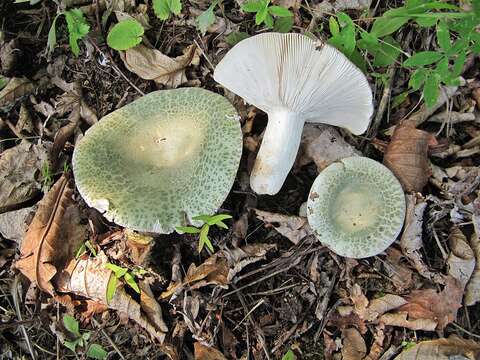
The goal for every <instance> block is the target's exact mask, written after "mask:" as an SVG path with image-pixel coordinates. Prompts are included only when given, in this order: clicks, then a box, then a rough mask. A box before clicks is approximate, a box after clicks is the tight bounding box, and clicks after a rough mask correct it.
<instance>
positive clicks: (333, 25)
mask: <svg viewBox="0 0 480 360" xmlns="http://www.w3.org/2000/svg"><path fill="white" fill-rule="evenodd" d="M328 27H329V29H330V34H332V36H337V35H339V34H340V27H339V26H338V22H337V19H335V16H330V18H329V19H328Z"/></svg>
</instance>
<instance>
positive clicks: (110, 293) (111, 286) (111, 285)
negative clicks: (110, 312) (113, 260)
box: [105, 274, 118, 304]
mask: <svg viewBox="0 0 480 360" xmlns="http://www.w3.org/2000/svg"><path fill="white" fill-rule="evenodd" d="M117 283H118V278H117V277H116V276H115V275H114V274H112V275H111V276H110V279H109V280H108V284H107V293H106V294H105V297H106V298H107V304H109V303H110V301H112V299H113V297H114V296H115V291H117Z"/></svg>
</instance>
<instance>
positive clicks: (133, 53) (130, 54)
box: [120, 45, 200, 88]
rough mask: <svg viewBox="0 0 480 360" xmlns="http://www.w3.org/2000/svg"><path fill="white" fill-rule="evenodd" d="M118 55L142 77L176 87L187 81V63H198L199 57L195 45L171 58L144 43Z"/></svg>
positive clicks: (126, 65) (132, 70)
mask: <svg viewBox="0 0 480 360" xmlns="http://www.w3.org/2000/svg"><path fill="white" fill-rule="evenodd" d="M120 56H121V58H122V60H123V62H124V64H125V67H126V68H127V69H128V70H130V71H131V72H133V73H135V74H137V75H138V76H140V77H141V78H142V79H145V80H154V81H155V82H156V83H157V84H159V85H165V86H167V87H170V88H176V87H178V86H180V85H182V84H183V83H185V82H187V76H186V74H185V68H186V67H187V66H189V65H198V63H199V61H200V57H199V56H198V50H197V48H196V46H195V45H190V46H189V47H187V48H186V49H185V51H184V54H183V55H181V56H177V57H176V58H174V59H172V58H170V57H168V56H167V55H164V54H162V53H161V52H160V51H159V50H157V49H151V48H148V47H146V46H145V45H138V46H135V47H133V48H131V49H128V50H126V51H121V52H120Z"/></svg>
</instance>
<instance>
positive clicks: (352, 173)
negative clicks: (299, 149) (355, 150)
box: [307, 156, 405, 258]
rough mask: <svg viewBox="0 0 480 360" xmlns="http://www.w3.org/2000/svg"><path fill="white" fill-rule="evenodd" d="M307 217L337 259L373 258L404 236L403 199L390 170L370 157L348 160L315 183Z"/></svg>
mask: <svg viewBox="0 0 480 360" xmlns="http://www.w3.org/2000/svg"><path fill="white" fill-rule="evenodd" d="M307 217H308V222H309V224H310V226H311V228H312V230H313V232H314V233H315V235H316V237H317V238H318V239H319V240H320V241H321V242H322V243H323V244H324V245H326V246H328V247H329V248H330V249H331V250H333V251H334V252H335V253H337V254H338V255H341V256H345V257H350V258H365V257H369V256H374V255H377V254H379V253H381V252H382V251H384V250H385V249H386V248H387V247H389V246H390V245H391V244H392V243H393V242H394V241H395V239H396V238H397V236H398V235H399V234H400V231H401V229H402V226H403V222H404V218H405V195H404V193H403V190H402V186H401V185H400V182H399V181H398V180H397V178H396V177H395V175H393V173H392V172H391V171H390V170H389V169H388V168H387V167H385V166H384V165H382V164H381V163H379V162H377V161H375V160H372V159H369V158H366V157H357V156H355V157H348V158H345V159H342V160H340V161H339V162H335V163H333V164H331V165H329V166H328V167H327V168H325V170H323V171H322V172H321V173H320V175H318V177H317V178H316V179H315V182H314V183H313V185H312V189H311V190H310V195H309V197H308V201H307Z"/></svg>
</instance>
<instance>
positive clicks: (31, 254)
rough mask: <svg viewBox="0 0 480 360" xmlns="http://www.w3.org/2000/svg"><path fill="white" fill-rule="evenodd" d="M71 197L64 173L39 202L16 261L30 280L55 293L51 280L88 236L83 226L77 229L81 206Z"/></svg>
mask: <svg viewBox="0 0 480 360" xmlns="http://www.w3.org/2000/svg"><path fill="white" fill-rule="evenodd" d="M71 196H72V188H71V186H70V184H69V180H68V179H67V177H66V176H65V175H64V176H62V177H61V178H60V179H59V180H58V181H57V182H56V183H55V185H54V186H53V187H52V189H51V190H50V191H49V192H48V193H47V194H46V195H45V197H44V198H43V199H42V201H40V203H39V206H38V210H37V212H36V214H35V217H34V218H33V220H32V222H31V224H30V226H29V227H28V231H27V233H26V234H25V238H24V239H23V242H22V247H21V248H20V259H19V260H18V261H17V262H16V263H15V267H16V268H17V269H18V270H20V271H21V272H22V274H24V275H25V276H26V277H28V279H29V280H30V281H32V282H33V283H36V284H37V285H38V287H39V288H40V289H41V290H43V291H46V292H48V293H50V294H52V295H53V294H54V289H53V286H52V284H51V280H52V279H53V277H54V276H55V275H56V274H57V272H58V271H61V270H62V268H63V266H64V265H65V264H66V263H67V262H68V261H69V260H70V258H72V257H73V255H74V253H75V251H76V250H77V249H78V247H79V246H80V244H81V243H82V242H83V240H84V235H85V229H84V228H80V229H78V228H76V227H77V226H79V217H78V209H76V208H75V206H74V205H72V200H71ZM75 211H77V213H75Z"/></svg>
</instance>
